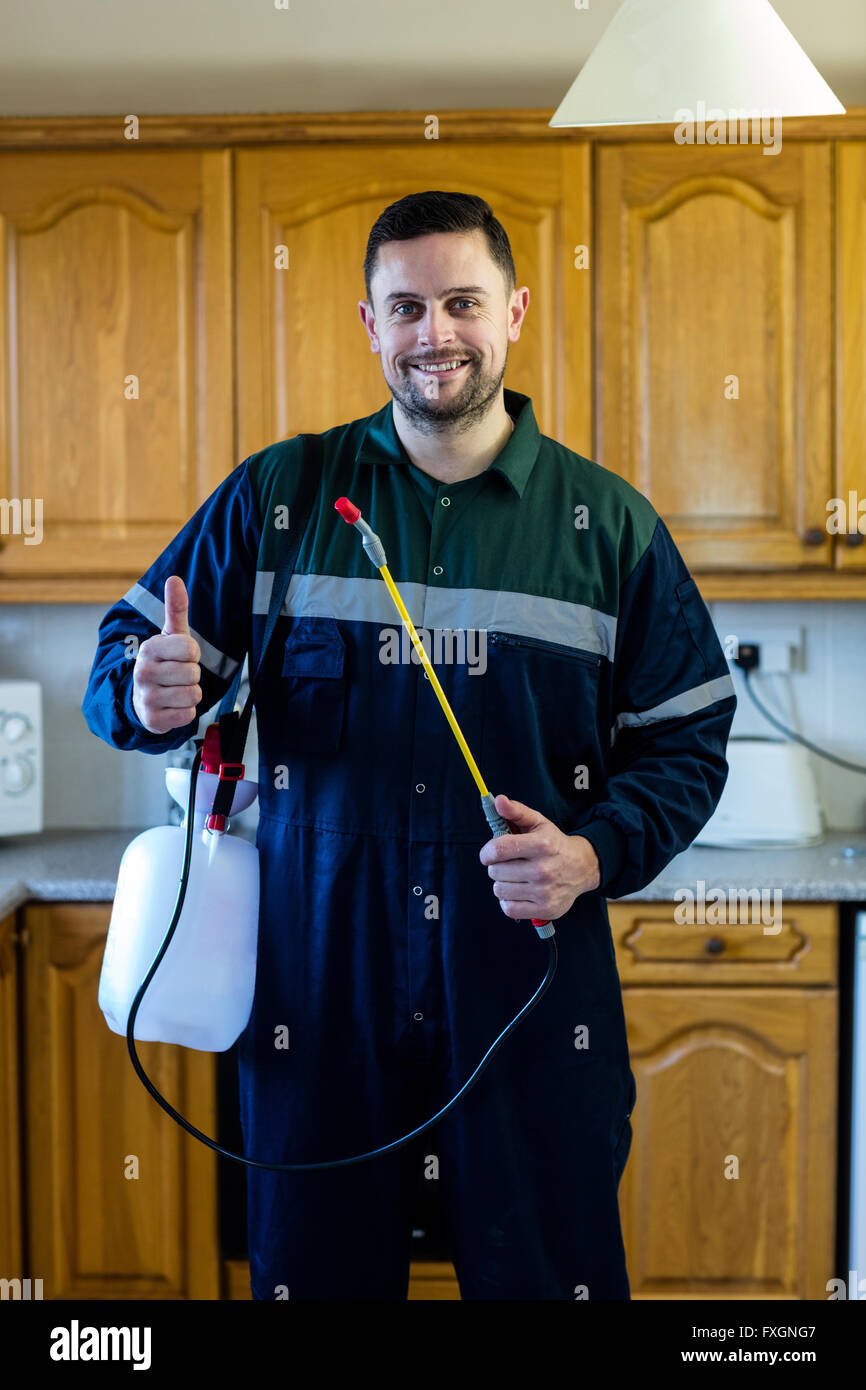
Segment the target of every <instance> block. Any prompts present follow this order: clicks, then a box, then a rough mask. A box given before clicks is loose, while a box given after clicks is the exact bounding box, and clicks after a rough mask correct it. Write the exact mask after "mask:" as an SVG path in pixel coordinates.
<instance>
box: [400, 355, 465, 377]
mask: <svg viewBox="0 0 866 1390" xmlns="http://www.w3.org/2000/svg"><path fill="white" fill-rule="evenodd" d="M409 365H410V367H411V368H412V370H413V372H418V373H419V375H420V376H423V377H427V378H428V379H429V378H431V377H434V378H435V379H436V380H437V381H440V380H442V378H445V380H448V379H449V378H450V377H455V376H457V375H459V373H460V372H462V371H463V368H464V367H467V366H468V365H469V362H468V359H465V358H460V357H452V358H449V360H448V361H447V362H425V363H423V364H421V365H419V364H418V363H417V362H410V363H409Z"/></svg>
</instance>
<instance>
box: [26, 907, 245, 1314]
mask: <svg viewBox="0 0 866 1390" xmlns="http://www.w3.org/2000/svg"><path fill="white" fill-rule="evenodd" d="M110 915H111V906H110V904H105V905H102V904H92V903H62V904H52V905H40V906H35V905H34V906H31V907H29V908H28V909H27V913H26V922H27V929H28V945H27V951H26V956H25V985H26V992H25V999H26V1005H25V1009H26V1014H25V1032H26V1038H27V1067H26V1072H27V1223H28V1229H29V1242H30V1268H31V1270H32V1273H33V1274H34V1275H35V1276H37V1277H39V1278H42V1279H43V1281H44V1297H45V1298H55V1299H56V1298H74V1299H78V1298H95V1299H101V1298H112V1299H117V1298H159V1299H166V1298H174V1299H182V1298H218V1297H219V1253H218V1234H217V1195H216V1156H215V1155H214V1154H213V1152H212V1151H211V1150H210V1149H208V1148H206V1147H205V1146H204V1145H202V1144H200V1143H199V1142H198V1141H197V1140H195V1139H193V1138H192V1136H191V1135H187V1134H185V1133H184V1131H183V1130H181V1129H180V1128H179V1127H178V1126H177V1125H176V1124H175V1123H174V1121H173V1120H172V1119H171V1118H170V1117H169V1116H168V1115H166V1113H165V1112H164V1111H163V1110H162V1109H161V1108H160V1107H159V1106H158V1105H157V1104H156V1102H155V1101H154V1100H153V1099H152V1098H151V1097H150V1096H149V1095H148V1093H147V1091H146V1090H145V1089H144V1087H143V1086H142V1084H141V1082H140V1081H139V1079H138V1077H137V1076H136V1074H135V1072H134V1070H133V1068H132V1064H131V1062H130V1059H129V1053H128V1051H127V1047H126V1039H125V1038H124V1037H121V1036H119V1035H118V1034H115V1033H112V1032H111V1031H110V1029H109V1028H108V1025H107V1024H106V1022H105V1019H104V1018H103V1015H102V1013H101V1011H100V1009H99V1005H98V1003H97V991H98V985H99V974H100V969H101V966H102V953H103V949H104V946H105V937H106V932H107V930H108V922H109V918H110ZM137 1051H138V1054H139V1056H140V1058H141V1062H142V1066H143V1067H144V1069H145V1071H146V1072H147V1074H148V1075H149V1076H150V1077H151V1079H152V1080H153V1083H154V1085H155V1086H156V1088H157V1089H158V1090H159V1091H160V1092H161V1093H162V1094H163V1095H164V1096H165V1097H166V1099H167V1100H168V1101H169V1102H170V1103H171V1104H172V1105H174V1106H175V1107H176V1108H177V1109H178V1110H179V1111H180V1112H181V1114H183V1115H185V1116H187V1117H188V1118H189V1119H190V1120H191V1122H192V1123H193V1124H194V1125H196V1126H197V1127H198V1128H199V1129H201V1130H202V1131H203V1133H205V1134H210V1135H215V1134H216V1082H215V1068H214V1064H213V1063H214V1059H213V1057H212V1056H211V1055H210V1054H208V1053H204V1052H194V1051H191V1050H189V1049H186V1048H180V1047H169V1046H166V1045H165V1044H163V1043H140V1044H138V1045H137Z"/></svg>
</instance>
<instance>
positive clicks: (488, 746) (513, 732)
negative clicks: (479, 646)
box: [482, 631, 604, 816]
mask: <svg viewBox="0 0 866 1390" xmlns="http://www.w3.org/2000/svg"><path fill="white" fill-rule="evenodd" d="M600 671H601V657H600V656H598V655H597V654H596V653H594V652H588V651H582V650H580V649H578V648H575V647H566V646H563V645H561V644H560V643H557V642H548V641H545V640H542V639H540V638H535V637H526V636H523V635H522V634H521V635H520V636H518V635H515V634H512V633H508V632H497V631H489V632H488V634H487V671H486V674H485V677H484V692H483V694H484V715H483V718H484V736H483V742H482V753H483V757H484V764H483V771H484V775H485V777H486V779H487V782H488V785H489V784H490V780H491V778H492V779H493V780H494V781H496V782H497V783H498V784H499V785H498V786H497V787H496V790H497V791H505V792H507V794H508V795H509V796H516V797H517V798H518V799H519V800H521V801H525V802H527V803H528V804H529V805H533V804H535V805H548V806H551V805H553V804H554V802H555V801H557V800H559V801H561V803H562V804H561V806H560V808H559V814H560V816H566V814H567V812H574V811H577V810H580V809H581V808H582V807H583V806H584V805H587V804H590V803H591V802H592V801H595V800H597V799H598V796H599V794H600V791H601V789H602V784H603V781H604V773H603V763H604V756H603V751H602V749H601V746H600V743H599V741H598V732H597V708H598V701H599V678H600ZM508 786H513V787H515V788H523V789H524V792H525V795H524V794H522V793H521V791H519V790H515V791H514V792H508ZM491 790H493V787H492V786H491ZM533 796H534V797H536V801H535V802H534V803H533V801H532V800H531V798H532V797H533Z"/></svg>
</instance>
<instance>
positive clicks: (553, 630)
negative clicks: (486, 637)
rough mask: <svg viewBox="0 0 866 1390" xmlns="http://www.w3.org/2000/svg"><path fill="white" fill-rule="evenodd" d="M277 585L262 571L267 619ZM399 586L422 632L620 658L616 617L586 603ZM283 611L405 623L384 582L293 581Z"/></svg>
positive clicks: (260, 603) (257, 591)
mask: <svg viewBox="0 0 866 1390" xmlns="http://www.w3.org/2000/svg"><path fill="white" fill-rule="evenodd" d="M273 583H274V574H273V571H272V570H260V571H259V573H258V574H257V575H256V583H255V588H254V590H253V612H254V613H267V611H268V604H269V602H270V597H271V589H272V588H273ZM398 588H399V590H400V593H401V594H402V596H403V601H404V603H405V604H406V608H407V610H408V612H409V617H410V618H411V619H412V622H413V623H414V624H415V626H416V627H425V628H439V629H450V630H456V629H460V628H466V629H481V630H483V629H487V630H488V631H501V632H511V633H514V634H515V635H516V636H520V637H539V638H541V639H543V640H544V641H547V642H559V643H561V645H562V646H565V647H574V648H576V649H577V650H579V651H586V652H595V653H598V654H600V655H602V656H605V657H607V659H608V660H609V661H611V660H612V659H613V652H614V647H615V644H616V618H612V617H610V615H609V614H607V613H600V612H598V610H597V609H595V608H589V607H587V605H586V604H583V603H568V602H567V601H566V600H565V599H558V598H543V597H540V596H539V595H537V594H519V593H510V592H509V591H508V590H502V589H447V588H440V587H438V586H437V587H433V586H428V585H426V584H410V583H408V582H400V583H399V584H398ZM281 612H282V613H284V614H286V615H287V616H294V617H319V618H345V619H346V620H347V621H349V622H362V623H377V624H387V625H389V626H393V625H398V626H399V624H400V616H399V614H398V612H397V610H396V608H395V607H394V603H393V600H392V598H391V595H390V594H389V593H388V589H387V586H386V585H385V583H384V581H383V580H382V579H378V578H369V579H346V578H343V577H342V576H341V575H336V574H300V575H299V574H296V575H293V576H292V582H291V584H290V585H289V592H288V594H287V595H286V598H285V600H284V601H283V607H282V609H281Z"/></svg>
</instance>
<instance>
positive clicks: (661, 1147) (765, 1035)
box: [620, 986, 847, 1299]
mask: <svg viewBox="0 0 866 1390" xmlns="http://www.w3.org/2000/svg"><path fill="white" fill-rule="evenodd" d="M623 998H624V1002H625V1011H626V1020H627V1026H628V1037H629V1049H630V1053H631V1067H632V1071H633V1072H634V1075H635V1080H636V1082H637V1103H636V1105H635V1108H634V1111H633V1113H632V1119H631V1123H632V1130H633V1140H632V1147H631V1152H630V1154H629V1158H628V1163H627V1165H626V1169H625V1173H624V1175H623V1179H622V1182H621V1185H620V1211H621V1215H622V1223H623V1238H624V1240H625V1246H626V1255H627V1261H628V1271H629V1278H630V1282H631V1290H632V1297H633V1298H688V1299H699V1298H709V1299H718V1298H733V1299H736V1298H792V1299H797V1298H799V1299H825V1298H826V1297H827V1290H826V1284H827V1280H828V1279H831V1278H833V1277H835V1276H837V1275H840V1274H841V1276H842V1277H847V1275H846V1272H845V1271H839V1270H836V1269H834V1267H833V1255H834V1232H835V1218H836V1213H835V1198H834V1193H835V1175H836V1076H837V1035H836V1030H837V1021H836V1020H837V1008H838V999H837V994H836V991H835V990H827V989H815V990H812V989H808V990H804V989H798V990H789V991H784V990H773V989H763V988H755V989H731V988H726V987H724V986H722V987H717V988H712V987H710V988H706V989H677V988H663V987H659V988H647V989H643V988H632V989H626V990H624V991H623Z"/></svg>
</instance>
